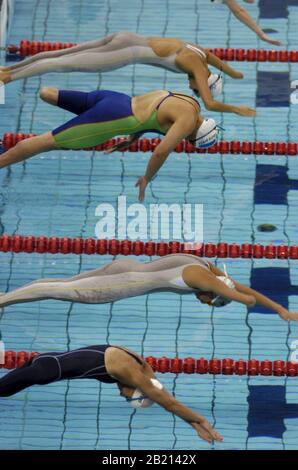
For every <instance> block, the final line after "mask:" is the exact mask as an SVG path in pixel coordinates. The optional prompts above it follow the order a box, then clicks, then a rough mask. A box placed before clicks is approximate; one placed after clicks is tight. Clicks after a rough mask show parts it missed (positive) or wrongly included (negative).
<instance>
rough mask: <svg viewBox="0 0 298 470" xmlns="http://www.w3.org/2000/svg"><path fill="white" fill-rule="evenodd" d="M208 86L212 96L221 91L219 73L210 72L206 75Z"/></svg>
mask: <svg viewBox="0 0 298 470" xmlns="http://www.w3.org/2000/svg"><path fill="white" fill-rule="evenodd" d="M208 86H209V88H210V91H211V94H212V96H218V95H220V94H221V92H222V76H221V75H220V74H219V73H211V74H210V75H209V77H208Z"/></svg>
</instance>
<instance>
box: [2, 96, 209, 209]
mask: <svg viewBox="0 0 298 470" xmlns="http://www.w3.org/2000/svg"><path fill="white" fill-rule="evenodd" d="M40 95H41V98H42V99H43V100H44V101H46V102H48V103H49V104H52V105H54V106H58V107H60V108H63V109H66V110H68V111H70V112H72V113H74V114H76V115H77V116H76V117H74V118H73V119H71V120H70V121H67V122H66V123H64V124H62V125H61V126H59V127H57V128H56V129H54V130H53V131H50V132H46V133H45V134H42V135H39V136H35V137H31V138H28V139H25V140H23V141H20V142H19V143H17V145H16V146H15V147H12V148H11V149H9V150H7V152H4V153H3V154H2V155H1V157H0V168H5V167H6V166H8V165H12V164H14V163H19V162H21V161H24V160H26V159H28V158H30V157H32V156H34V155H37V154H39V153H42V152H48V151H50V150H55V149H72V150H77V149H82V148H86V147H93V146H96V145H99V144H102V143H104V142H106V141H107V140H109V139H111V138H112V137H116V136H119V135H127V134H130V137H129V138H128V139H126V140H125V141H122V142H121V143H119V144H117V145H116V146H114V147H112V148H110V149H109V150H108V152H112V151H114V150H120V151H121V150H123V149H125V148H127V147H128V146H129V145H130V144H131V143H132V142H133V141H134V140H136V139H137V138H139V137H140V136H141V135H142V134H143V133H145V132H154V131H155V132H157V133H159V134H163V135H164V136H165V137H164V139H163V140H162V141H161V142H160V144H159V145H157V146H156V148H155V149H154V151H153V154H152V156H151V158H150V160H149V162H148V165H147V170H146V173H145V175H144V176H142V177H140V178H139V179H138V181H137V184H136V186H139V199H140V200H143V199H144V197H145V189H146V186H147V185H148V183H149V182H150V181H151V180H152V178H153V177H154V176H155V174H156V173H157V172H158V170H159V169H160V167H161V166H162V165H163V163H164V162H165V161H166V159H167V157H168V156H169V154H170V153H171V152H172V151H173V150H174V149H175V148H176V146H177V144H179V142H181V141H182V140H183V139H187V140H189V141H190V142H191V143H193V144H194V145H195V146H196V147H200V148H204V149H205V148H208V147H210V146H212V145H214V144H215V143H216V142H217V137H218V129H217V125H216V123H215V121H214V120H213V119H204V117H203V116H202V114H201V108H200V104H199V103H198V101H197V100H195V99H194V98H192V97H191V96H188V95H185V94H183V93H175V92H169V91H166V90H158V91H153V92H151V93H146V94H145V95H141V96H135V97H133V98H132V97H131V96H128V95H126V94H124V93H117V92H115V91H110V90H95V91H92V92H89V93H85V92H80V91H70V90H58V89H56V88H43V89H42V90H41V92H40Z"/></svg>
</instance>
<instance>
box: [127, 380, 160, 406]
mask: <svg viewBox="0 0 298 470" xmlns="http://www.w3.org/2000/svg"><path fill="white" fill-rule="evenodd" d="M150 380H151V382H152V384H153V385H154V386H155V387H156V388H158V389H159V390H161V389H162V388H163V386H162V384H161V383H160V382H159V381H158V380H157V379H150ZM118 386H119V388H120V395H121V396H123V397H124V398H125V399H126V401H127V402H128V403H129V404H130V406H132V408H148V407H149V406H152V405H153V404H154V401H153V400H151V399H150V398H148V397H147V396H146V395H144V394H143V392H142V391H141V390H140V389H138V388H132V387H127V386H126V385H122V384H118Z"/></svg>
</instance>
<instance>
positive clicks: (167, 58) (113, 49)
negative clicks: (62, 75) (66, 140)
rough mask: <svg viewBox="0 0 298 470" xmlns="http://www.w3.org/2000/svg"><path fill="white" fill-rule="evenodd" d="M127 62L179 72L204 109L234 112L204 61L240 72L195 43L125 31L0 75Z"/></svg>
mask: <svg viewBox="0 0 298 470" xmlns="http://www.w3.org/2000/svg"><path fill="white" fill-rule="evenodd" d="M129 64H147V65H153V66H158V67H162V68H164V69H166V70H170V71H172V72H176V73H184V74H186V75H187V76H188V80H189V86H190V88H191V89H192V90H193V91H194V93H195V94H196V95H197V96H200V97H201V99H202V100H203V102H204V106H205V108H206V109H208V110H209V111H218V112H237V111H235V106H233V105H229V104H226V103H222V102H220V101H216V100H215V99H214V97H215V96H217V95H219V94H220V93H221V91H222V81H223V80H222V77H221V74H217V73H211V71H210V70H209V66H213V67H215V68H216V69H218V70H220V72H222V73H224V74H227V75H229V76H230V77H232V78H235V79H241V78H243V74H242V73H241V72H239V71H237V70H235V69H234V68H232V67H231V66H230V65H228V64H227V63H226V62H223V61H222V60H221V59H219V58H218V57H217V56H215V55H214V54H213V53H212V52H210V51H208V50H207V49H204V48H203V47H201V46H198V45H196V44H189V43H187V42H185V41H183V40H181V39H176V38H163V37H144V36H140V35H139V34H135V33H130V32H126V31H122V32H118V33H114V34H111V35H109V36H107V37H105V38H102V39H99V40H94V41H88V42H84V43H82V44H79V45H77V46H73V47H71V48H68V49H63V50H60V51H49V52H41V53H39V54H36V55H34V56H32V57H29V58H27V59H25V60H22V61H21V62H19V63H17V64H15V65H12V66H10V67H2V70H0V80H1V81H2V82H3V83H9V82H12V81H15V80H20V79H23V78H28V77H34V76H37V75H43V74H45V73H49V72H108V71H110V70H115V69H119V68H121V67H124V66H125V65H129ZM242 112H244V109H243V110H242Z"/></svg>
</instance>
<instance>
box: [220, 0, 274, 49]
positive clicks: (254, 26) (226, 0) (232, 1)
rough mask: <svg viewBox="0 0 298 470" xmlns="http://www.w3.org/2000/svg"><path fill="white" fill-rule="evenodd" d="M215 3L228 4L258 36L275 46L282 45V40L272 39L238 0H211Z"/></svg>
mask: <svg viewBox="0 0 298 470" xmlns="http://www.w3.org/2000/svg"><path fill="white" fill-rule="evenodd" d="M244 1H245V2H246V3H254V0H244ZM211 2H213V3H224V4H225V5H227V7H228V8H229V9H230V11H231V13H233V15H234V16H235V17H236V18H237V19H238V20H239V21H241V23H244V24H245V25H246V26H247V27H248V28H249V29H251V30H252V31H254V32H255V33H256V34H257V36H258V37H259V38H260V39H261V40H262V41H265V42H268V43H269V44H273V45H275V46H280V45H281V42H280V41H277V40H276V39H272V38H271V37H270V36H268V34H266V33H265V31H263V30H262V28H260V26H258V24H257V23H256V22H255V20H253V18H252V17H251V16H250V14H249V13H248V12H247V11H246V10H245V8H243V7H242V6H241V5H239V3H238V2H236V0H211Z"/></svg>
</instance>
